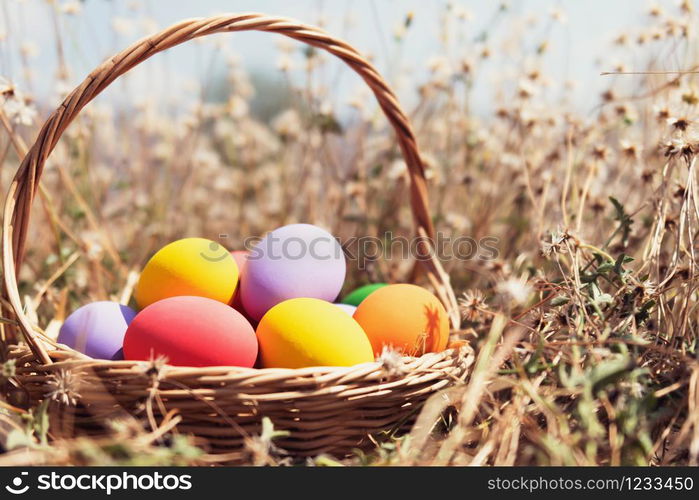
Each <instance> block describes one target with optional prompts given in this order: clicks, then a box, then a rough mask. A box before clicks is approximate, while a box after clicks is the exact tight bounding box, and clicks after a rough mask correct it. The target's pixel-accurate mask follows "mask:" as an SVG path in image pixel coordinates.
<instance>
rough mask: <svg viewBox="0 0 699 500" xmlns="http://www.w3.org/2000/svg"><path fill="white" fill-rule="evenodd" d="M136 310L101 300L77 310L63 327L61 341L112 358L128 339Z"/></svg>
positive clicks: (97, 357)
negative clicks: (125, 338)
mask: <svg viewBox="0 0 699 500" xmlns="http://www.w3.org/2000/svg"><path fill="white" fill-rule="evenodd" d="M134 316H136V311H134V310H133V309H131V308H130V307H128V306H124V305H121V304H118V303H116V302H108V301H100V302H92V303H91V304H86V305H84V306H82V307H80V308H78V309H76V310H75V311H74V312H73V313H72V314H71V315H70V316H68V318H67V319H66V320H65V323H63V325H62V326H61V329H60V331H59V333H58V339H57V340H58V342H59V343H61V344H65V345H67V346H68V347H71V348H72V349H75V350H76V351H79V352H82V353H83V354H87V355H88V356H90V357H92V358H96V359H112V358H113V357H114V356H115V355H117V353H118V351H119V350H120V349H121V346H122V344H123V341H124V334H125V333H126V328H127V327H128V326H129V323H131V320H132V319H133V318H134Z"/></svg>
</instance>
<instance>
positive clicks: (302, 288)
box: [240, 224, 347, 321]
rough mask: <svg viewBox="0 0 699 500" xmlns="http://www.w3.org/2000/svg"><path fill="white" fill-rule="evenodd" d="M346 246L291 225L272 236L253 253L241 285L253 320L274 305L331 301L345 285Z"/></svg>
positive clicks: (316, 230) (307, 227)
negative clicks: (303, 300)
mask: <svg viewBox="0 0 699 500" xmlns="http://www.w3.org/2000/svg"><path fill="white" fill-rule="evenodd" d="M346 268H347V264H346V263H345V255H344V253H343V251H342V247H341V246H340V244H339V243H338V242H337V240H336V239H335V238H334V237H333V235H331V234H330V233H329V232H327V231H326V230H324V229H321V228H319V227H317V226H313V225H311V224H289V225H288V226H283V227H280V228H278V229H275V230H274V231H272V232H270V233H268V234H267V235H266V236H265V237H264V238H263V239H262V240H260V242H259V243H258V244H257V245H256V246H255V248H253V249H252V250H251V251H250V255H248V260H247V263H246V265H245V268H244V269H243V273H242V277H241V280H240V284H241V286H240V295H241V299H242V301H243V306H244V308H245V311H246V312H247V313H248V314H249V315H250V316H251V317H252V318H253V319H255V320H257V321H259V320H260V319H261V318H262V316H263V315H264V314H265V313H266V312H267V311H268V310H269V309H270V308H272V307H273V306H275V305H276V304H278V303H280V302H283V301H285V300H288V299H294V298H298V297H310V298H315V299H322V300H326V301H328V302H332V301H333V300H335V298H337V295H338V294H339V293H340V289H341V288H342V285H343V283H344V281H345V272H346Z"/></svg>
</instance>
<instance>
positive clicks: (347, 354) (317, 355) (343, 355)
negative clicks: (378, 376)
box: [256, 298, 374, 368]
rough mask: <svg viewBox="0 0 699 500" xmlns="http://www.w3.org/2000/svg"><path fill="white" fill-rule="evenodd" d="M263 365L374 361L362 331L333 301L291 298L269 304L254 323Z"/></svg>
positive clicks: (279, 366)
mask: <svg viewBox="0 0 699 500" xmlns="http://www.w3.org/2000/svg"><path fill="white" fill-rule="evenodd" d="M256 333H257V339H258V341H259V343H260V359H261V362H262V366H263V367H265V368H303V367H307V366H352V365H356V364H359V363H366V362H369V361H374V354H373V352H372V349H371V343H370V342H369V339H368V338H367V336H366V334H365V333H364V330H362V328H361V327H360V326H359V324H358V323H357V322H356V321H355V320H353V319H352V318H351V317H350V316H349V315H348V314H347V313H346V312H344V311H343V310H342V309H340V308H339V307H337V306H336V305H335V304H331V303H330V302H326V301H324V300H320V299H311V298H297V299H290V300H286V301H284V302H281V303H279V304H277V305H276V306H274V307H272V308H271V309H270V310H269V311H267V313H266V314H265V315H264V316H263V317H262V320H261V321H260V324H259V325H258V326H257V332H256Z"/></svg>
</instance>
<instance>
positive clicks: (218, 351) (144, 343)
mask: <svg viewBox="0 0 699 500" xmlns="http://www.w3.org/2000/svg"><path fill="white" fill-rule="evenodd" d="M157 356H165V357H166V358H167V359H168V363H169V364H171V365H176V366H244V367H248V368H250V367H252V366H253V365H254V363H255V359H256V357H257V337H255V331H254V330H253V328H252V326H251V325H250V323H249V322H248V321H247V320H246V319H245V318H244V317H243V315H242V314H240V313H239V312H238V311H236V310H235V309H233V308H232V307H230V306H228V305H226V304H223V303H222V302H218V301H216V300H212V299H208V298H205V297H193V296H179V297H170V298H167V299H163V300H160V301H158V302H154V303H153V304H151V305H149V306H148V307H146V308H145V309H143V311H141V312H140V313H138V314H137V315H136V317H135V318H134V319H133V321H132V322H131V324H130V325H129V328H128V329H127V330H126V336H125V337H124V358H125V359H128V360H149V359H153V358H155V357H157Z"/></svg>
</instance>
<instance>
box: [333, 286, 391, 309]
mask: <svg viewBox="0 0 699 500" xmlns="http://www.w3.org/2000/svg"><path fill="white" fill-rule="evenodd" d="M384 286H386V283H370V284H368V285H364V286H360V287H359V288H355V289H354V290H353V291H351V292H350V293H348V294H347V295H345V298H344V299H342V303H343V304H350V305H353V306H358V305H359V304H360V303H361V302H362V300H364V299H366V298H367V296H368V295H369V294H370V293H372V292H375V291H376V290H378V289H379V288H382V287H384Z"/></svg>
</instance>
